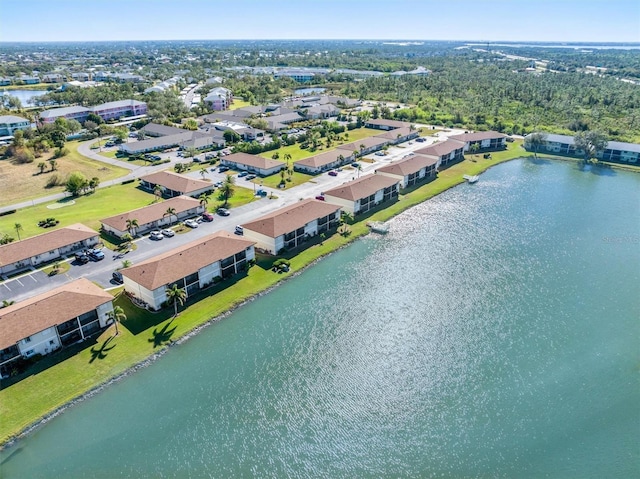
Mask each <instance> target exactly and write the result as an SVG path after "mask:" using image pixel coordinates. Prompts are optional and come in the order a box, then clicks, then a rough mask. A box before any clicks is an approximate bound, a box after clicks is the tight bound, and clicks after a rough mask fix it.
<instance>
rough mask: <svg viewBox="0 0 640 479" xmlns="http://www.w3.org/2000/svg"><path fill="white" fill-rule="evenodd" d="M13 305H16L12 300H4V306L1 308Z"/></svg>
mask: <svg viewBox="0 0 640 479" xmlns="http://www.w3.org/2000/svg"><path fill="white" fill-rule="evenodd" d="M13 303H15V301H13V300H11V299H3V300H2V306H0V308H6V307H7V306H11V305H12V304H13Z"/></svg>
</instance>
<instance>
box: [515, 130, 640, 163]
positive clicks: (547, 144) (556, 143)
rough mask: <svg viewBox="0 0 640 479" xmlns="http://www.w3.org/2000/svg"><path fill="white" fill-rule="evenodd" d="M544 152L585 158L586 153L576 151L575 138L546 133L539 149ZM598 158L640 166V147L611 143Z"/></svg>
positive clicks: (527, 146)
mask: <svg viewBox="0 0 640 479" xmlns="http://www.w3.org/2000/svg"><path fill="white" fill-rule="evenodd" d="M527 136H528V135H527ZM524 140H525V141H524V147H525V148H526V149H527V150H528V151H533V150H532V148H531V146H530V144H529V142H528V141H527V137H525V139H524ZM544 152H548V153H552V154H554V155H563V156H574V157H584V152H583V151H582V150H577V149H576V147H575V140H574V137H573V136H568V135H555V134H552V133H544V142H543V144H542V145H541V146H540V147H539V148H538V153H544ZM596 157H597V159H598V160H600V161H608V162H612V163H623V164H630V165H638V164H640V145H639V144H637V143H625V142H622V141H609V142H607V145H606V147H605V149H604V151H600V152H598V153H597V155H596Z"/></svg>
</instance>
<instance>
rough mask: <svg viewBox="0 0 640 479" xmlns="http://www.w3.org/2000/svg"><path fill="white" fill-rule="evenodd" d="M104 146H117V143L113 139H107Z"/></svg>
mask: <svg viewBox="0 0 640 479" xmlns="http://www.w3.org/2000/svg"><path fill="white" fill-rule="evenodd" d="M104 146H106V147H107V148H111V147H112V146H116V144H115V143H114V142H113V141H107V142H106V143H105V144H104Z"/></svg>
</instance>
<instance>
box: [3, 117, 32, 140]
mask: <svg viewBox="0 0 640 479" xmlns="http://www.w3.org/2000/svg"><path fill="white" fill-rule="evenodd" d="M30 127H31V122H30V121H29V120H27V119H26V118H22V117H21V116H15V115H0V136H13V132H14V131H16V130H26V129H27V128H30Z"/></svg>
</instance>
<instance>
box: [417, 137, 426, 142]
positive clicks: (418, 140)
mask: <svg viewBox="0 0 640 479" xmlns="http://www.w3.org/2000/svg"><path fill="white" fill-rule="evenodd" d="M416 141H417V142H418V143H424V142H425V141H427V140H425V139H424V138H416Z"/></svg>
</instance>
